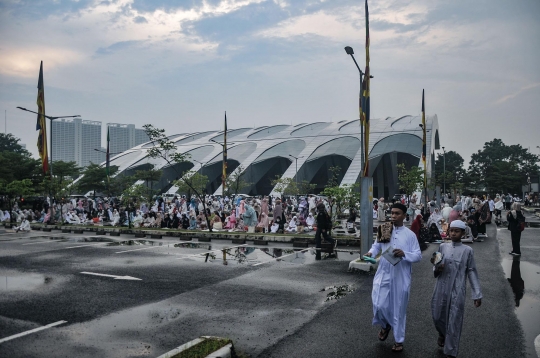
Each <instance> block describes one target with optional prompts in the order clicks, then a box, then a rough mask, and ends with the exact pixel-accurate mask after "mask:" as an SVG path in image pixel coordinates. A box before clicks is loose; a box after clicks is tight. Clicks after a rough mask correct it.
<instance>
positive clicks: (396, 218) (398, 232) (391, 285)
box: [366, 203, 422, 352]
mask: <svg viewBox="0 0 540 358" xmlns="http://www.w3.org/2000/svg"><path fill="white" fill-rule="evenodd" d="M406 213H407V207H406V206H405V205H403V204H401V203H396V204H394V205H393V206H392V211H391V215H392V223H393V228H392V233H391V236H390V238H384V237H381V238H379V239H377V241H376V242H375V243H373V246H372V247H371V249H370V250H369V252H368V253H367V254H366V256H370V257H376V256H377V255H378V254H379V253H383V252H385V251H386V250H387V249H388V250H389V251H390V252H392V253H393V255H394V256H395V257H401V261H399V262H398V263H397V264H396V265H395V266H394V265H392V264H391V263H390V261H388V260H387V259H386V258H384V257H381V258H380V260H379V268H378V270H377V273H376V274H375V277H374V279H373V291H372V294H371V299H372V301H373V325H380V326H381V331H380V332H379V340H381V341H384V340H386V338H387V337H388V334H389V332H390V330H393V331H394V339H395V342H396V343H395V344H394V346H393V347H392V350H393V351H395V352H401V351H402V350H403V342H404V341H405V323H406V319H407V305H408V303H409V291H410V285H411V274H412V264H413V263H414V262H418V261H420V260H421V259H422V252H421V251H420V246H419V245H418V239H417V238H416V235H415V233H414V232H412V231H411V230H410V229H409V228H407V227H405V226H404V225H403V221H404V220H405V217H406V216H407V214H406Z"/></svg>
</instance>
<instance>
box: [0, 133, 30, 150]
mask: <svg viewBox="0 0 540 358" xmlns="http://www.w3.org/2000/svg"><path fill="white" fill-rule="evenodd" d="M20 141H21V140H20V139H19V138H17V137H14V136H13V135H12V134H11V133H7V134H5V133H0V152H6V151H7V152H12V153H17V154H21V155H28V154H29V153H28V151H27V150H26V149H25V148H23V146H22V145H20V144H19V142H20Z"/></svg>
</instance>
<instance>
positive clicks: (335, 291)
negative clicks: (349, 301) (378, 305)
mask: <svg viewBox="0 0 540 358" xmlns="http://www.w3.org/2000/svg"><path fill="white" fill-rule="evenodd" d="M321 291H330V292H328V294H326V299H325V300H324V302H328V301H331V300H338V299H340V298H343V297H345V296H347V294H349V293H351V292H353V291H354V289H353V287H352V286H351V285H340V286H330V287H326V288H323V289H322V290H321Z"/></svg>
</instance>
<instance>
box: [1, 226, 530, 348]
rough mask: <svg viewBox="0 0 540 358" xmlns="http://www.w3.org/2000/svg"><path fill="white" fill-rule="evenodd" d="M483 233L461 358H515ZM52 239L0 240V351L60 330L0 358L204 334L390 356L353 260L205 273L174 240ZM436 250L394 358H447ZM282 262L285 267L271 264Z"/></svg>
mask: <svg viewBox="0 0 540 358" xmlns="http://www.w3.org/2000/svg"><path fill="white" fill-rule="evenodd" d="M488 234H489V236H490V238H488V239H487V240H486V241H485V242H483V243H475V244H473V248H474V249H475V255H476V259H477V266H478V269H479V272H480V278H481V284H482V289H483V293H484V300H483V304H482V307H480V308H478V309H475V308H474V307H473V305H472V301H471V303H470V304H468V305H467V308H466V317H465V322H464V329H463V336H462V340H461V348H460V357H508V356H511V357H521V356H523V355H524V351H525V344H524V342H525V340H524V335H523V332H522V330H521V326H520V323H519V321H518V318H517V316H516V313H515V311H514V305H515V301H514V294H513V292H512V289H511V287H510V285H509V284H508V281H507V280H506V277H505V275H504V273H503V269H502V266H501V264H500V259H501V256H500V252H499V245H498V243H497V239H496V228H495V226H494V225H490V227H489V228H488ZM53 236H54V237H51V238H49V237H47V238H39V237H37V238H36V237H35V238H29V237H23V235H18V236H15V235H4V236H0V341H1V340H2V338H5V337H10V336H12V335H14V334H18V333H21V332H25V331H28V330H31V329H34V328H38V327H42V326H44V325H48V324H51V323H54V322H58V321H62V320H64V321H67V323H64V324H60V325H58V326H55V327H52V328H49V329H45V330H42V331H40V332H37V333H32V334H29V335H26V336H23V337H20V338H16V339H12V340H9V341H7V342H3V343H0V356H1V357H4V356H5V357H98V356H99V357H155V356H158V355H160V354H162V353H164V352H166V351H168V350H170V349H172V348H174V347H176V346H179V345H180V344H182V343H185V342H187V341H189V340H192V339H193V338H196V337H198V336H200V335H216V336H224V337H229V338H231V339H232V340H233V341H234V342H235V346H236V347H237V349H239V350H240V351H242V352H244V353H246V354H247V355H248V356H251V357H304V356H309V357H358V356H366V357H387V356H388V357H390V356H395V355H394V354H392V353H391V351H390V347H391V344H392V343H393V342H392V341H393V339H392V338H389V339H388V340H387V341H386V342H383V343H381V342H379V341H378V340H377V337H376V334H377V327H372V326H371V318H372V306H371V285H372V280H373V275H372V274H368V273H358V272H357V273H348V272H347V267H348V262H349V261H350V260H351V259H352V258H353V257H354V255H350V254H349V253H348V252H341V253H339V254H338V257H339V259H338V260H336V259H327V260H323V261H314V256H313V254H312V253H311V252H309V251H307V252H304V253H292V254H290V252H291V251H287V250H291V247H290V246H287V245H281V246H279V247H275V246H269V247H268V250H265V249H264V247H260V248H259V249H252V248H247V249H246V248H240V249H238V252H237V251H236V249H232V250H231V251H230V253H231V255H227V265H224V262H223V260H222V252H221V251H216V252H214V255H215V256H213V255H209V257H208V260H207V262H205V260H206V256H203V255H200V256H193V255H197V254H200V253H206V252H208V251H209V250H208V247H207V246H208V244H202V247H191V248H188V247H174V244H175V243H178V241H172V240H169V241H167V240H165V239H164V240H154V246H150V245H148V244H149V243H146V244H147V245H113V246H110V245H109V244H108V243H106V242H105V243H103V242H99V241H88V242H83V241H81V240H83V239H82V238H81V237H80V235H70V236H68V237H67V240H65V239H62V235H60V234H58V235H53ZM131 238H132V236H131ZM51 239H56V240H58V241H57V242H52V241H53V240H51ZM107 239H109V238H108V237H107ZM77 240H78V241H77ZM121 240H125V239H122V238H121ZM160 243H161V246H159V244H160ZM83 245H88V246H83ZM211 245H212V250H216V249H221V248H223V247H225V246H228V247H231V246H236V245H232V244H230V243H226V242H212V243H211ZM193 246H196V245H193ZM140 249H143V250H140ZM261 249H262V250H261ZM435 249H436V247H435V245H431V246H430V248H428V250H426V251H425V252H424V258H423V259H422V261H421V262H420V263H418V264H415V265H414V266H413V283H412V290H411V298H410V304H409V310H408V322H407V338H406V342H405V351H404V352H403V354H402V355H401V356H407V357H438V356H442V354H440V351H439V349H438V347H437V345H436V338H437V334H436V332H435V329H434V328H433V323H432V322H431V318H430V309H429V302H430V299H431V293H432V290H433V286H434V279H433V278H432V272H431V264H430V263H429V256H430V254H431V252H433V251H434V250H435ZM128 250H137V251H128ZM263 250H264V251H263ZM121 251H127V252H121ZM280 255H290V256H282V257H283V261H276V260H275V259H274V258H273V257H272V256H280ZM239 261H240V262H239ZM81 272H92V273H98V274H106V275H115V276H131V277H134V278H138V279H140V280H119V279H118V280H117V279H114V277H108V276H94V275H87V274H82V273H81ZM3 281H5V282H3ZM333 285H350V286H351V287H353V289H354V292H352V293H349V294H348V295H347V296H345V297H343V298H341V299H339V300H332V301H329V302H325V299H326V297H327V294H328V292H329V291H321V290H322V289H323V288H325V287H329V286H333Z"/></svg>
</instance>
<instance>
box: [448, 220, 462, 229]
mask: <svg viewBox="0 0 540 358" xmlns="http://www.w3.org/2000/svg"><path fill="white" fill-rule="evenodd" d="M450 227H451V228H452V227H457V228H460V229H461V230H465V223H464V222H463V221H461V220H454V221H452V222H451V223H450Z"/></svg>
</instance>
